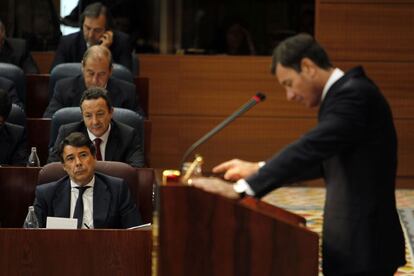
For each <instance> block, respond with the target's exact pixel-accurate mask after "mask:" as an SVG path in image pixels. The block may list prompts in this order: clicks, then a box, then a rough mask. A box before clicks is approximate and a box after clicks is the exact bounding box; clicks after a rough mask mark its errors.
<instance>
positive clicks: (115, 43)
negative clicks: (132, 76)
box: [52, 2, 132, 70]
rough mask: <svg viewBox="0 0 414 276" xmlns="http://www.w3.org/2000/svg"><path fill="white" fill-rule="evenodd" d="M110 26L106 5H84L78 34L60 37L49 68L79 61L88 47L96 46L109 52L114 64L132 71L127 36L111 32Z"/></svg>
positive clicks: (130, 49) (110, 19)
mask: <svg viewBox="0 0 414 276" xmlns="http://www.w3.org/2000/svg"><path fill="white" fill-rule="evenodd" d="M111 27H112V17H111V15H110V13H109V11H108V9H107V7H106V6H104V5H103V4H102V3H99V2H96V3H93V4H90V5H89V6H87V7H86V8H85V10H84V11H83V13H82V16H81V31H79V32H76V33H73V34H69V35H66V36H62V37H61V39H60V42H59V46H58V48H57V50H56V54H55V59H54V61H53V64H52V68H53V67H55V66H56V65H58V64H61V63H68V62H80V61H81V60H82V57H83V54H84V53H85V51H86V49H87V48H88V47H90V46H93V45H99V44H100V45H102V46H105V47H107V48H108V49H109V50H110V51H111V52H112V56H113V59H114V62H115V63H119V64H122V65H124V66H125V67H126V68H128V69H129V70H132V57H131V53H132V48H131V43H130V41H129V36H128V35H127V34H125V33H123V32H119V31H112V30H110V28H111Z"/></svg>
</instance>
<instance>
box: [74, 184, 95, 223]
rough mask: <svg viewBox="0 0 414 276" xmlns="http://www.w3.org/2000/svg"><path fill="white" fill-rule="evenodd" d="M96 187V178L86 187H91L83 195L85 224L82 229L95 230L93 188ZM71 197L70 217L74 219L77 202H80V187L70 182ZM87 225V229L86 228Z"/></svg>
mask: <svg viewBox="0 0 414 276" xmlns="http://www.w3.org/2000/svg"><path fill="white" fill-rule="evenodd" d="M94 185H95V176H94V177H93V178H92V180H91V181H90V182H89V183H88V184H86V185H85V186H89V187H90V188H89V189H86V190H85V192H84V193H83V224H82V228H93V186H94ZM70 186H71V197H70V217H71V218H73V213H74V212H75V206H76V201H77V200H78V195H79V189H77V188H76V187H80V185H78V184H76V183H75V182H73V181H72V179H71V180H70ZM85 225H87V227H86V226H85Z"/></svg>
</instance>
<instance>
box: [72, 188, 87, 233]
mask: <svg viewBox="0 0 414 276" xmlns="http://www.w3.org/2000/svg"><path fill="white" fill-rule="evenodd" d="M88 188H90V186H84V187H76V189H78V190H79V195H78V200H76V205H75V211H74V212H73V218H77V219H78V229H80V228H82V222H83V193H84V192H85V191H86V189H88Z"/></svg>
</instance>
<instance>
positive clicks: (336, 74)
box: [321, 68, 345, 102]
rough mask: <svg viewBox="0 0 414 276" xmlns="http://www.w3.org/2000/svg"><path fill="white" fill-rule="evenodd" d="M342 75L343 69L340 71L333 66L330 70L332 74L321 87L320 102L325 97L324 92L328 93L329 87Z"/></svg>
mask: <svg viewBox="0 0 414 276" xmlns="http://www.w3.org/2000/svg"><path fill="white" fill-rule="evenodd" d="M343 75H345V73H344V71H342V70H341V69H339V68H335V69H334V70H333V72H332V74H331V75H330V76H329V79H328V81H327V82H326V84H325V86H324V87H323V90H322V98H321V102H322V101H323V100H324V99H325V97H326V94H327V93H328V90H329V88H331V87H332V85H333V84H334V83H335V82H336V81H337V80H339V79H340V78H342V77H343Z"/></svg>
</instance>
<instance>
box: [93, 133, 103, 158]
mask: <svg viewBox="0 0 414 276" xmlns="http://www.w3.org/2000/svg"><path fill="white" fill-rule="evenodd" d="M93 141H94V142H95V148H96V160H99V161H102V154H101V143H102V139H101V138H95V140H93Z"/></svg>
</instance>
